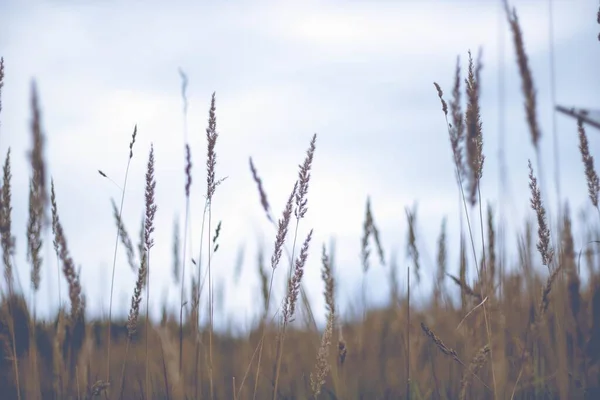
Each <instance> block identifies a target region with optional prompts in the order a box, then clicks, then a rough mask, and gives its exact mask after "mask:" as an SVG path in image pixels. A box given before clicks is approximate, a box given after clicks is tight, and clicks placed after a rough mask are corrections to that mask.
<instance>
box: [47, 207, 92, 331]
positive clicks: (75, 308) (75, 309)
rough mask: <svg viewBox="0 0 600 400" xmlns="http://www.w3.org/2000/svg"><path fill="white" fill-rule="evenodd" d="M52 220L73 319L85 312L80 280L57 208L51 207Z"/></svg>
mask: <svg viewBox="0 0 600 400" xmlns="http://www.w3.org/2000/svg"><path fill="white" fill-rule="evenodd" d="M52 212H53V216H52V218H53V220H55V221H56V229H55V235H54V240H55V241H56V243H57V244H58V249H59V258H60V260H61V262H62V264H63V268H62V270H63V274H64V275H65V278H66V279H67V283H68V285H69V299H70V301H71V320H72V321H75V320H77V318H78V317H79V316H80V315H83V313H84V312H85V302H84V300H83V293H82V291H81V282H80V281H79V275H78V274H77V272H76V270H75V262H74V261H73V258H71V255H70V254H69V249H68V247H67V239H66V237H65V233H64V230H63V227H62V224H61V222H60V218H59V216H58V208H55V207H53V208H52Z"/></svg>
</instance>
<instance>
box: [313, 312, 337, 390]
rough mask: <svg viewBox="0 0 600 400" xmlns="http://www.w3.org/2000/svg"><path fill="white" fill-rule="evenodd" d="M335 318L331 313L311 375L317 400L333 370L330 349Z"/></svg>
mask: <svg viewBox="0 0 600 400" xmlns="http://www.w3.org/2000/svg"><path fill="white" fill-rule="evenodd" d="M334 318H335V315H334V314H333V312H329V314H328V316H327V325H326V327H325V332H323V337H322V338H321V345H320V346H319V350H318V352H317V363H316V365H315V370H314V372H311V374H310V387H311V389H312V392H313V396H314V397H315V399H316V398H317V396H318V395H319V394H320V393H321V387H322V386H323V385H324V384H325V378H326V377H327V374H329V370H330V369H331V365H329V349H330V347H331V337H332V335H333V324H334Z"/></svg>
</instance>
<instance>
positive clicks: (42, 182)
mask: <svg viewBox="0 0 600 400" xmlns="http://www.w3.org/2000/svg"><path fill="white" fill-rule="evenodd" d="M31 111H32V118H31V136H32V142H33V148H32V150H31V151H30V152H29V159H30V161H31V168H32V170H33V176H34V178H35V184H36V185H37V190H36V191H35V193H36V197H35V199H34V208H35V209H36V211H37V212H38V213H40V215H43V216H44V219H45V208H46V204H47V202H48V196H47V193H46V163H45V161H44V147H45V142H46V139H45V137H44V134H43V132H42V125H41V112H40V108H39V103H38V95H37V87H36V84H35V82H33V83H32V85H31Z"/></svg>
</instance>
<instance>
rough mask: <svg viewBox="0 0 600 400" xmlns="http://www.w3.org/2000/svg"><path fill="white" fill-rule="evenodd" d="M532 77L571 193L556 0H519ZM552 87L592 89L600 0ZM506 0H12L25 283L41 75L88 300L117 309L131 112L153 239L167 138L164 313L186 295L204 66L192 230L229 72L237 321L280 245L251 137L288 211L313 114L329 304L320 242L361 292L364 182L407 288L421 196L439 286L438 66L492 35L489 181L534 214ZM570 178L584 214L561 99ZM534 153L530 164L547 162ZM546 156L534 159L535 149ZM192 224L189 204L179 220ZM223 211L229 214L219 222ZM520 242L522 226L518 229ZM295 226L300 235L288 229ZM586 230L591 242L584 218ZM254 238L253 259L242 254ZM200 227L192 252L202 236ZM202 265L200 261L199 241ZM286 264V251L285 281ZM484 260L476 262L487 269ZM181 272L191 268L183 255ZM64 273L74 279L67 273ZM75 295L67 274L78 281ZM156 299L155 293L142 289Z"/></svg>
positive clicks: (580, 4) (1, 17) (444, 82)
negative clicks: (255, 175)
mask: <svg viewBox="0 0 600 400" xmlns="http://www.w3.org/2000/svg"><path fill="white" fill-rule="evenodd" d="M513 5H515V6H516V7H517V9H518V15H519V18H520V21H521V26H522V30H523V34H524V40H525V45H526V50H527V53H528V55H529V57H530V65H531V68H532V71H533V76H534V80H535V86H536V88H537V90H538V114H539V117H540V124H541V127H542V136H543V137H542V150H543V152H542V159H543V164H544V173H543V188H542V189H543V190H544V192H545V193H544V196H547V198H548V200H549V202H550V203H551V204H549V205H548V206H549V207H552V208H555V207H554V206H555V205H556V188H555V185H554V175H553V174H554V157H553V147H552V146H553V141H552V128H553V125H552V124H553V122H552V102H551V97H550V82H551V79H550V64H549V60H550V58H549V49H550V47H549V34H548V32H549V29H548V27H549V13H548V2H547V1H543V0H526V1H525V0H522V1H514V2H513ZM553 6H554V31H553V32H554V52H555V60H556V82H555V83H556V86H555V89H556V100H557V103H558V104H563V105H566V106H580V107H590V108H596V109H597V108H598V107H599V106H598V104H599V102H598V93H600V79H598V72H597V71H598V65H600V43H599V42H598V40H597V35H598V32H599V31H600V25H598V24H597V23H596V12H597V10H598V2H597V1H592V0H568V1H567V0H555V1H554V2H553ZM500 12H501V8H500V4H499V1H491V0H490V1H466V0H456V1H441V0H437V1H434V0H427V1H416V0H404V1H394V2H392V1H369V2H360V1H345V2H340V1H338V2H335V1H327V2H323V1H321V2H317V1H304V2H291V1H279V2H273V3H267V2H253V1H245V2H227V4H225V3H221V2H217V3H214V2H210V3H209V2H193V1H186V2H183V1H172V2H164V1H146V2H135V1H121V2H118V1H108V0H105V1H100V0H90V1H59V0H56V1H45V2H41V1H36V2H34V1H19V2H16V1H3V2H0V56H3V57H4V59H5V74H6V77H5V86H4V90H3V92H2V105H3V109H2V114H1V115H0V119H1V121H2V125H1V128H0V151H1V154H3V156H2V157H4V154H5V153H6V151H7V149H8V147H11V149H12V154H13V158H12V159H13V175H14V180H13V185H14V186H13V211H14V215H13V226H14V233H15V235H16V237H17V255H16V261H17V263H18V271H19V277H20V281H21V283H22V285H23V290H24V291H25V292H26V293H30V290H29V283H28V282H29V268H30V267H29V265H28V264H27V262H26V260H25V253H26V248H25V244H26V242H25V235H24V232H25V230H24V228H25V224H26V221H27V190H28V186H27V182H28V181H27V179H28V174H29V172H30V170H29V166H28V164H27V159H26V156H25V155H26V151H27V150H28V149H29V148H30V145H31V139H30V133H29V129H28V123H29V118H30V109H29V93H30V84H31V80H32V79H35V80H36V81H37V84H38V89H39V96H40V101H41V107H42V112H43V115H42V118H43V126H44V131H45V133H46V135H47V138H48V142H47V147H46V158H47V160H48V164H49V170H50V173H51V174H52V177H53V178H54V181H55V185H56V192H57V201H58V208H59V213H60V218H61V220H62V221H63V224H64V228H65V231H66V235H67V240H68V245H69V249H70V251H71V253H72V255H73V258H74V260H75V262H76V263H77V265H80V266H81V279H82V281H83V286H84V291H85V293H86V296H87V304H88V313H89V314H90V315H92V316H98V315H105V314H106V313H107V310H108V298H109V291H110V274H111V266H112V256H113V251H114V242H115V235H116V231H115V229H116V228H115V224H114V220H113V218H112V211H111V205H110V199H111V198H114V199H117V200H118V199H120V190H119V189H118V188H117V187H116V186H115V185H114V184H112V183H111V182H110V181H108V180H106V179H102V177H100V176H99V174H98V172H97V170H98V169H101V170H103V171H104V172H106V173H107V174H108V175H109V176H110V177H112V178H113V179H114V180H115V181H117V182H118V183H119V185H120V184H121V182H122V180H123V176H124V172H125V167H126V165H127V157H128V153H129V148H128V145H129V142H130V140H131V133H132V130H133V126H134V125H135V124H137V126H138V136H137V141H136V144H135V147H134V157H133V160H132V165H131V169H130V175H129V178H130V179H129V182H128V186H127V192H126V198H125V206H124V220H125V223H126V225H127V228H128V230H129V232H130V235H131V236H132V237H133V239H134V241H135V242H137V237H138V231H139V226H140V221H141V216H142V213H143V206H144V203H143V190H144V173H145V166H146V163H147V158H148V151H149V148H150V144H151V143H153V144H154V148H155V157H156V180H157V196H156V202H157V205H158V211H157V214H156V232H155V241H156V245H155V247H154V248H153V249H152V264H151V283H150V285H151V293H152V296H153V298H152V299H151V304H152V310H153V311H154V315H157V316H158V312H159V306H160V304H162V303H163V301H164V299H165V298H168V299H169V304H170V307H171V308H172V309H173V310H176V309H177V303H178V301H179V300H178V296H179V289H178V288H176V287H175V286H174V285H173V283H172V282H173V281H172V278H171V247H172V232H173V221H174V219H175V218H177V217H179V218H180V219H181V220H182V218H183V215H184V210H185V200H184V174H183V168H184V134H183V126H184V124H183V117H182V99H181V79H180V76H179V73H178V68H182V69H183V70H184V71H185V72H186V73H187V75H188V78H189V85H188V88H187V90H188V99H189V115H188V132H189V142H190V145H191V148H192V160H193V164H194V167H193V185H192V205H191V219H190V221H191V222H190V224H191V233H190V235H191V239H192V241H193V244H192V249H191V250H192V252H193V255H194V257H197V254H198V251H199V239H200V223H201V213H202V208H203V204H204V199H203V195H204V193H205V192H206V172H205V167H204V165H205V162H206V139H205V137H206V136H205V128H206V125H207V117H208V109H209V103H210V96H211V93H212V92H213V91H216V97H217V104H216V106H217V128H218V131H219V139H218V142H217V145H216V152H217V156H218V163H217V167H216V173H217V177H224V176H227V177H228V179H227V180H226V181H225V182H224V183H223V184H222V185H221V186H219V187H218V189H217V192H216V194H215V198H214V206H213V221H219V220H222V221H223V227H222V232H221V237H220V239H219V242H220V248H219V251H218V252H217V253H216V255H215V257H214V259H213V267H214V277H215V287H216V288H218V287H223V288H224V302H223V309H218V310H217V313H216V314H217V315H216V318H217V322H218V323H219V324H220V325H221V326H223V324H224V323H227V322H228V321H234V322H235V324H236V326H237V327H238V328H240V329H244V328H245V327H248V326H249V325H250V324H252V323H253V321H255V316H256V312H257V310H258V307H259V306H260V298H261V297H260V284H259V279H258V276H257V273H256V270H257V268H256V254H257V250H258V248H259V247H260V246H263V248H264V251H265V259H266V260H267V262H268V260H269V259H270V256H271V253H272V251H273V241H274V230H273V227H272V226H270V225H269V223H268V221H267V220H266V218H265V216H264V213H263V211H262V209H261V206H260V202H259V198H258V194H257V191H256V187H255V184H254V182H253V180H252V176H251V174H250V171H249V168H248V157H250V156H252V157H253V159H254V162H255V165H256V167H257V168H258V171H259V174H260V175H261V177H262V179H263V182H264V185H265V189H266V191H267V194H268V196H269V200H270V203H271V206H272V208H273V213H274V214H275V217H276V218H279V217H280V216H281V212H282V210H283V207H284V203H285V200H286V198H287V196H288V195H289V192H290V190H291V188H292V187H293V183H294V180H295V179H296V175H297V168H298V164H299V163H301V162H302V161H303V158H304V154H305V151H306V149H307V148H308V145H309V142H310V139H311V136H312V135H313V133H317V135H318V137H317V145H316V147H317V148H316V154H315V159H314V164H313V171H312V177H311V182H310V189H309V193H308V208H309V210H308V214H307V217H306V219H304V220H302V221H301V224H300V228H299V235H300V238H299V241H301V240H303V239H304V237H305V236H306V234H307V233H308V230H309V229H311V228H314V230H315V233H314V236H313V241H312V244H311V252H310V256H309V259H308V263H307V266H306V273H305V278H304V279H305V282H306V287H307V291H308V293H309V296H310V299H311V302H312V304H313V307H314V310H315V313H316V314H317V318H318V319H319V320H320V321H321V320H322V317H323V312H324V307H323V304H324V301H323V299H322V288H323V286H322V283H321V280H320V268H321V264H320V254H321V246H322V245H323V243H327V244H328V243H329V241H330V238H335V239H336V243H337V257H336V258H337V265H336V267H337V279H338V285H339V291H338V301H339V302H340V303H341V305H342V311H343V312H345V311H348V310H349V308H348V305H349V304H354V305H359V304H360V287H361V281H362V278H363V276H362V267H361V264H360V240H361V235H362V232H361V230H362V223H363V219H364V209H365V202H366V198H367V196H370V197H371V201H372V206H373V212H374V217H375V222H376V223H377V225H378V227H379V229H380V234H381V236H382V240H383V244H384V249H385V251H386V258H387V259H388V260H389V257H390V255H391V253H392V252H393V251H394V250H397V253H398V264H399V266H400V267H401V271H400V275H401V276H402V277H401V278H400V282H399V283H400V285H401V289H402V290H404V288H405V285H406V280H405V278H404V275H405V274H404V271H405V268H406V265H408V260H406V259H405V251H404V250H405V242H406V226H407V223H406V216H405V211H404V208H405V207H407V206H412V204H414V203H415V202H418V230H419V232H418V233H419V246H420V250H421V253H422V254H421V255H422V257H423V259H422V268H423V275H424V280H423V282H422V283H421V285H420V286H418V287H414V289H413V293H415V294H416V296H426V295H429V293H430V291H431V279H430V277H431V276H432V274H433V271H434V269H435V266H434V260H435V245H436V240H437V235H438V231H439V226H440V223H441V220H442V218H443V217H444V216H447V217H448V224H449V225H448V229H449V235H450V236H451V238H450V250H449V252H450V254H449V255H450V257H451V261H452V262H451V263H450V265H449V268H450V270H451V271H456V270H457V268H458V266H457V263H456V261H457V257H458V248H457V244H458V240H457V235H456V233H457V229H458V215H459V214H458V209H459V208H458V207H459V203H458V192H457V187H456V183H455V179H454V173H453V167H452V165H453V164H452V159H451V153H450V147H449V142H448V137H447V130H446V127H445V122H444V118H443V114H442V112H441V109H440V103H439V99H438V98H437V95H436V92H435V90H434V87H433V84H432V83H433V82H434V81H437V82H439V83H440V85H441V86H442V88H443V89H444V90H445V92H446V93H447V94H448V95H449V94H450V92H451V85H452V80H453V72H454V68H455V62H456V57H457V56H458V55H460V57H461V61H462V68H463V71H465V69H466V59H467V51H468V50H469V49H471V50H472V51H473V53H474V54H475V55H476V54H477V51H478V49H479V48H480V47H481V48H482V49H483V64H484V69H483V72H482V84H481V85H482V97H481V101H482V121H483V128H484V129H483V135H484V153H485V154H486V157H487V158H486V163H485V170H484V176H483V182H482V191H483V196H484V197H485V198H486V201H487V199H489V200H490V201H491V202H492V204H493V205H494V207H495V210H496V216H499V215H500V213H502V214H503V215H504V216H505V217H506V218H507V220H508V221H509V222H512V223H513V226H512V228H514V229H522V226H523V222H522V221H523V218H524V216H525V215H529V216H531V211H530V209H529V208H528V197H529V192H528V186H527V159H528V158H532V159H534V158H535V157H534V151H533V148H532V146H531V141H530V138H529V133H528V130H527V126H526V125H525V118H524V111H523V108H522V104H523V98H522V95H521V92H520V87H521V82H520V78H519V76H518V74H517V67H516V64H515V60H514V49H513V45H512V41H511V36H510V31H509V30H508V28H507V26H506V20H505V17H504V15H503V14H500ZM501 70H502V71H503V73H504V86H503V93H504V116H505V119H504V133H505V135H504V143H505V154H506V166H507V176H508V181H509V187H508V188H507V189H506V190H501V187H500V185H499V179H498V176H499V169H498V166H499V157H498V154H499V153H498V150H499V143H500V140H499V135H498V132H499V116H500V115H501V114H500V110H501V103H500V102H499V99H500V98H501V97H500V96H499V91H498V88H499V75H500V74H499V72H500V71H501ZM556 123H557V125H556V129H557V132H558V140H559V149H560V153H559V155H560V171H561V172H560V179H561V180H560V182H561V191H562V195H563V200H566V199H568V201H569V203H570V205H571V207H572V209H573V210H575V211H574V212H573V214H575V216H576V215H577V213H578V212H579V210H581V209H589V200H588V199H587V197H586V193H587V187H586V183H585V180H584V174H583V167H582V164H581V159H580V156H579V153H578V150H577V145H578V142H577V130H576V125H575V123H574V120H572V119H570V118H568V117H564V116H561V115H558V116H557V117H556ZM588 131H589V140H590V146H591V151H592V153H593V154H594V155H598V154H600V136H599V135H598V134H599V133H600V132H598V131H597V130H593V128H589V130H588ZM534 165H536V164H535V163H534ZM536 168H537V167H536ZM181 225H182V226H183V221H182V224H181ZM214 225H215V224H213V228H214ZM509 241H510V243H509V244H510V245H514V242H515V241H516V234H515V233H514V231H513V233H511V235H510V238H509ZM288 243H290V242H288ZM577 243H578V244H580V243H581V238H580V236H578V237H577ZM51 247H52V246H51V240H50V236H48V240H47V241H46V243H45V250H44V254H45V255H46V257H45V265H44V269H43V272H42V290H41V292H40V296H39V297H38V307H39V314H40V315H41V316H44V315H48V313H49V312H50V310H53V309H55V307H56V304H57V297H58V290H57V285H58V284H57V276H56V275H57V273H56V261H55V258H54V257H53V256H52V251H53V250H52V249H51ZM241 248H243V255H244V257H243V267H242V272H241V277H240V279H239V281H237V282H236V281H235V279H234V276H235V274H234V270H235V264H236V259H237V257H238V253H239V250H240V249H241ZM189 250H190V249H189V247H188V254H189ZM124 254H125V253H124V251H123V248H121V247H120V248H119V256H118V263H117V271H118V272H117V278H116V284H115V285H116V286H115V305H116V306H115V307H116V310H117V311H116V313H117V314H118V315H123V316H124V315H126V313H127V312H128V307H129V299H130V297H131V294H132V290H133V286H134V281H135V274H134V273H133V272H132V271H131V270H130V269H129V267H128V265H127V262H126V258H125V255H124ZM187 265H188V273H189V272H190V263H189V262H188V263H187ZM372 265H373V267H372V269H371V270H370V271H369V273H368V276H367V282H368V288H369V290H368V292H369V302H370V303H371V304H378V303H381V302H382V301H385V299H386V298H387V293H388V291H389V284H388V282H387V278H386V277H387V275H388V269H387V268H388V267H381V266H379V265H378V264H377V261H376V259H375V258H372ZM284 267H285V265H284V264H283V265H282V266H281V267H280V268H279V269H277V271H276V279H278V281H279V282H280V283H278V284H277V287H276V288H275V290H276V297H275V299H274V303H273V304H278V303H279V301H280V300H281V295H282V287H283V279H284V276H285V275H286V271H285V268H284ZM471 277H473V276H471ZM187 281H188V282H189V281H190V278H189V275H188V277H187ZM61 285H62V288H63V289H62V290H63V293H65V292H66V281H64V279H63V281H62V283H61ZM63 298H65V296H63ZM144 301H145V300H144Z"/></svg>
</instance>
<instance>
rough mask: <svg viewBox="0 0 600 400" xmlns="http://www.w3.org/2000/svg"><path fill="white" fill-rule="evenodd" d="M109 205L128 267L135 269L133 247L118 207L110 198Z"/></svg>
mask: <svg viewBox="0 0 600 400" xmlns="http://www.w3.org/2000/svg"><path fill="white" fill-rule="evenodd" d="M110 203H111V205H112V209H113V217H114V219H115V224H116V225H117V229H118V230H119V237H120V238H121V243H122V244H123V247H125V251H126V252H127V262H128V263H129V267H130V268H131V270H132V271H133V272H136V270H137V265H136V264H137V263H136V261H135V250H134V248H133V242H132V241H131V238H130V237H129V234H128V233H127V228H125V224H124V223H123V220H122V219H121V216H120V212H119V209H118V208H117V205H116V204H115V202H114V200H111V202H110Z"/></svg>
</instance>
